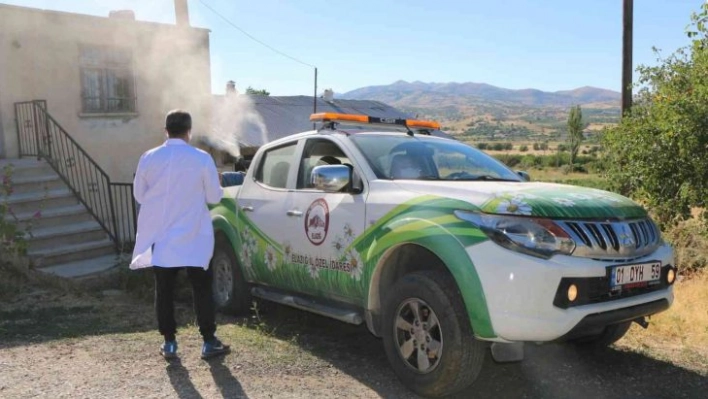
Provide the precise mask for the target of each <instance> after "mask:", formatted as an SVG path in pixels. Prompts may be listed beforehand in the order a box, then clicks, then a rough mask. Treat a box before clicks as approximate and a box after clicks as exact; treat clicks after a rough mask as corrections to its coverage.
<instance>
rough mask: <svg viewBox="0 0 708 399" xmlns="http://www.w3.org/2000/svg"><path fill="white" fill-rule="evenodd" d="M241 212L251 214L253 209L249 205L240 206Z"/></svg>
mask: <svg viewBox="0 0 708 399" xmlns="http://www.w3.org/2000/svg"><path fill="white" fill-rule="evenodd" d="M241 210H242V211H244V212H253V207H252V206H251V205H246V206H242V207H241Z"/></svg>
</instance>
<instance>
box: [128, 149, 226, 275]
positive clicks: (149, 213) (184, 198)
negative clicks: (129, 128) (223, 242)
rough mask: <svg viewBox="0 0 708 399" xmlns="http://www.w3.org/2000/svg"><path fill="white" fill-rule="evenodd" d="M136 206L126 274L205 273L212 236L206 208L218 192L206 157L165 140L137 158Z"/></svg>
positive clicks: (214, 173)
mask: <svg viewBox="0 0 708 399" xmlns="http://www.w3.org/2000/svg"><path fill="white" fill-rule="evenodd" d="M134 192H135V200H136V201H138V203H139V204H140V213H139V214H138V233H137V236H136V242H135V250H134V251H133V261H132V262H131V263H130V268H131V269H140V268H143V267H150V266H161V267H181V266H195V267H203V268H204V269H205V270H206V269H207V268H208V267H209V261H210V259H211V257H212V255H213V253H214V230H213V228H212V224H211V217H210V215H209V210H208V209H207V203H210V204H212V203H217V202H219V201H220V200H221V197H222V195H223V189H222V188H221V185H220V183H219V175H218V172H217V170H216V165H215V164H214V160H213V159H212V158H211V155H209V154H207V153H206V152H204V151H202V150H200V149H197V148H194V147H192V146H191V145H189V144H188V143H187V142H185V141H184V140H181V139H168V140H167V141H165V143H164V144H163V145H161V146H159V147H157V148H153V149H152V150H150V151H147V152H146V153H144V154H143V155H142V157H140V162H139V163H138V170H137V172H136V174H135V181H134Z"/></svg>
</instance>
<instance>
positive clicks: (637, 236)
mask: <svg viewBox="0 0 708 399" xmlns="http://www.w3.org/2000/svg"><path fill="white" fill-rule="evenodd" d="M556 223H557V224H558V225H560V226H561V227H562V228H563V230H565V231H566V232H567V233H568V234H569V235H570V236H571V237H572V238H573V240H574V241H575V245H576V248H575V251H574V252H573V255H574V256H581V257H586V258H597V259H607V258H622V259H629V258H636V257H640V256H643V255H646V254H649V253H651V252H653V251H654V250H656V248H657V247H658V246H659V245H660V244H661V234H660V233H659V229H658V228H657V227H656V225H654V222H652V221H651V220H650V219H640V220H631V221H622V222H591V221H557V222H556Z"/></svg>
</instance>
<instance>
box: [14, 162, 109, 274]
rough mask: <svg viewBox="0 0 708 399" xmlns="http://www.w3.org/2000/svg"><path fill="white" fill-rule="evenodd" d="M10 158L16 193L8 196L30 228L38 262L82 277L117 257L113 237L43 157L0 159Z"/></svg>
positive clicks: (22, 223)
mask: <svg viewBox="0 0 708 399" xmlns="http://www.w3.org/2000/svg"><path fill="white" fill-rule="evenodd" d="M7 164H12V168H13V172H12V188H13V193H12V194H11V195H10V196H9V197H7V198H0V200H2V201H7V203H8V204H9V206H10V209H12V213H13V214H14V217H13V216H11V215H8V216H6V219H7V220H10V221H15V222H17V223H18V225H19V226H20V227H21V228H22V229H25V230H26V231H27V236H28V239H29V248H28V251H27V255H28V256H29V258H30V261H31V262H32V264H33V265H34V267H35V268H36V269H38V270H41V271H43V272H47V273H51V274H55V275H58V276H62V277H68V278H84V277H89V276H92V275H95V274H97V273H101V272H103V271H106V270H108V269H110V268H112V267H114V266H116V265H117V263H118V258H117V255H116V250H115V246H114V244H113V242H112V241H111V240H110V239H109V237H108V235H107V234H106V233H105V231H103V229H102V228H101V226H100V225H99V224H98V222H96V221H95V220H94V218H93V217H92V216H91V214H89V212H88V211H87V210H86V208H85V207H84V205H82V204H81V203H79V201H78V200H77V199H76V197H75V196H74V194H73V193H72V192H71V190H69V188H68V187H67V186H66V184H64V182H63V181H62V180H61V178H60V177H59V175H57V174H56V172H54V170H53V169H52V168H51V166H49V164H48V163H47V162H45V161H38V160H36V159H28V158H25V159H2V160H0V173H2V172H1V171H2V170H3V168H4V167H5V165H7Z"/></svg>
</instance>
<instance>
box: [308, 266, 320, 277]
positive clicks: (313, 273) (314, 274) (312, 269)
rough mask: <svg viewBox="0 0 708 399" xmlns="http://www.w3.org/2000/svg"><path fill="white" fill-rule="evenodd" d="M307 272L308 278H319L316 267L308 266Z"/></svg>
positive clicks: (318, 271)
mask: <svg viewBox="0 0 708 399" xmlns="http://www.w3.org/2000/svg"><path fill="white" fill-rule="evenodd" d="M307 271H308V272H310V277H312V278H320V269H319V268H317V267H315V266H312V265H309V266H308V267H307Z"/></svg>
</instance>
